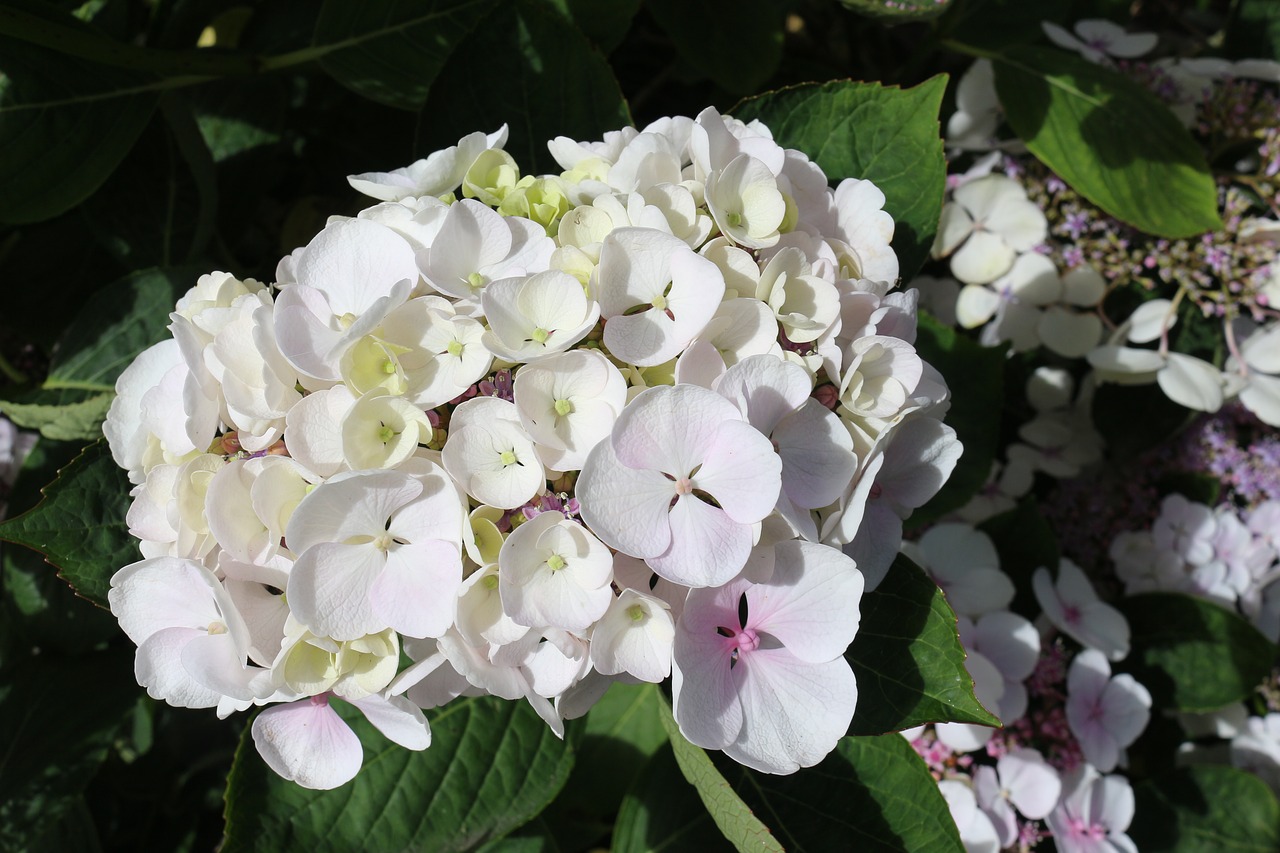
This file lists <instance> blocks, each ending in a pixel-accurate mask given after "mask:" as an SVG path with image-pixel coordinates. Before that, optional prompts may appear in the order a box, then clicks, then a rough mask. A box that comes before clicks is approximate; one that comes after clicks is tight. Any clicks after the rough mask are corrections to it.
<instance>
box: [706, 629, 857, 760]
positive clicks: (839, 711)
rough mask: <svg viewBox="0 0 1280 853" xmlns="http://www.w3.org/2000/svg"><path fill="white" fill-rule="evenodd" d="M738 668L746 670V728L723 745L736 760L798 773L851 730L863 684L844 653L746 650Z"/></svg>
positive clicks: (740, 682)
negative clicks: (824, 657)
mask: <svg viewBox="0 0 1280 853" xmlns="http://www.w3.org/2000/svg"><path fill="white" fill-rule="evenodd" d="M735 669H741V675H737V680H738V685H739V686H738V690H739V691H740V692H739V695H740V697H741V702H742V714H743V722H742V730H741V731H740V732H739V733H738V737H737V738H736V739H735V740H734V741H733V743H731V744H728V745H727V746H725V747H724V752H725V754H726V755H728V756H729V757H730V758H733V759H734V760H735V761H737V762H739V763H741V764H745V765H746V766H748V767H751V768H753V769H755V770H760V771H762V772H765V773H794V772H795V771H796V770H798V769H800V768H801V767H812V766H813V765H815V764H817V763H818V762H820V761H821V760H822V759H824V758H826V757H827V754H828V753H830V752H831V750H833V749H835V747H836V743H837V742H838V741H839V740H840V738H842V737H844V735H845V732H847V731H848V730H849V724H850V723H851V722H852V721H853V712H854V709H855V708H856V707H857V704H858V684H857V681H856V679H855V678H854V675H853V670H852V669H851V668H850V667H849V664H848V662H847V661H845V659H844V658H842V657H841V658H836V659H835V660H833V661H829V662H828V663H819V664H814V663H806V662H804V661H801V660H800V659H798V658H796V657H795V656H794V655H792V654H791V653H790V652H788V651H787V650H785V649H756V650H755V651H752V652H745V653H743V655H742V657H741V658H740V659H739V660H738V664H737V667H735ZM735 675H736V673H735Z"/></svg>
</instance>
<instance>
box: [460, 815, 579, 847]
mask: <svg viewBox="0 0 1280 853" xmlns="http://www.w3.org/2000/svg"><path fill="white" fill-rule="evenodd" d="M479 853H560V845H559V844H557V843H556V840H555V837H554V836H553V835H552V832H551V828H550V827H549V826H547V824H546V823H545V822H544V821H543V820H542V818H541V817H535V818H534V819H533V820H531V821H529V822H528V823H526V824H525V825H524V826H522V827H520V828H519V829H517V830H516V831H515V832H513V833H511V834H510V835H508V836H505V837H503V838H499V839H497V840H495V841H490V842H489V843H488V844H486V845H484V846H483V847H481V848H480V849H479Z"/></svg>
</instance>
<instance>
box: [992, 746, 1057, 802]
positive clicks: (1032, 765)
mask: <svg viewBox="0 0 1280 853" xmlns="http://www.w3.org/2000/svg"><path fill="white" fill-rule="evenodd" d="M996 769H997V770H998V772H999V773H1000V787H1002V788H1004V789H1005V790H1007V791H1008V792H1009V799H1010V800H1012V801H1013V804H1014V805H1015V806H1017V808H1018V811H1020V812H1022V815H1023V817H1028V818H1030V819H1032V820H1043V819H1044V818H1045V817H1046V816H1048V814H1049V812H1051V811H1053V807H1054V806H1056V805H1057V804H1058V797H1059V796H1060V795H1061V793H1062V779H1061V778H1060V777H1059V776H1058V771H1057V770H1054V769H1053V768H1052V767H1051V766H1049V764H1048V762H1046V761H1045V760H1044V757H1043V756H1041V755H1040V753H1038V752H1036V751H1035V750H1034V749H1015V750H1013V751H1011V752H1008V753H1005V754H1004V755H1002V756H1001V757H1000V759H999V761H997V762H996Z"/></svg>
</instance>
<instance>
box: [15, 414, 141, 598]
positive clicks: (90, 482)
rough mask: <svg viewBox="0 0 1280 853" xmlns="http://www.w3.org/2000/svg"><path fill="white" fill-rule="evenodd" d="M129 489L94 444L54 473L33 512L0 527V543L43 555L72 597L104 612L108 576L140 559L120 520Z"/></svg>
mask: <svg viewBox="0 0 1280 853" xmlns="http://www.w3.org/2000/svg"><path fill="white" fill-rule="evenodd" d="M129 489H130V485H129V479H128V477H127V476H126V475H125V472H124V471H122V470H121V469H120V468H119V467H118V466H117V465H116V463H115V461H114V460H113V459H112V458H111V452H110V450H108V449H107V442H106V441H105V440H99V441H98V442H96V443H94V444H91V445H89V446H88V447H86V448H85V451H84V453H82V454H81V455H80V456H78V457H77V458H76V459H75V460H74V461H73V462H72V463H71V464H70V465H68V466H67V467H66V468H63V469H62V471H61V472H59V474H58V479H57V480H55V481H53V483H51V484H50V485H49V486H48V488H46V489H45V490H44V495H45V496H44V500H43V501H41V502H40V504H39V505H38V506H36V507H35V508H34V509H31V510H28V511H27V512H24V513H23V514H22V515H19V516H18V517H16V518H11V519H9V520H8V521H5V522H4V523H2V524H0V539H4V540H5V541H8V542H15V543H17V544H19V545H26V546H27V547H28V548H32V549H34V550H36V551H39V552H40V553H41V554H44V556H45V559H46V560H48V561H49V562H50V563H52V564H53V565H55V566H57V567H58V573H59V574H60V575H61V576H62V577H63V578H64V579H65V580H67V581H68V582H69V583H70V584H71V585H72V587H74V588H75V590H76V592H78V593H79V594H80V595H82V596H84V597H85V598H87V599H89V600H90V601H92V602H93V603H95V604H98V605H101V606H102V607H106V606H107V590H108V589H110V586H111V576H112V575H113V574H115V573H116V571H117V570H118V569H120V568H122V567H124V566H126V565H128V564H129V563H133V562H136V561H137V560H139V559H141V556H140V554H139V553H138V543H137V541H136V540H135V539H134V538H133V537H132V536H130V535H129V529H128V527H127V526H126V525H125V520H124V518H125V513H126V512H128V510H129V503H130V500H129Z"/></svg>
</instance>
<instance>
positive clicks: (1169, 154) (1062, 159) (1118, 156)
mask: <svg viewBox="0 0 1280 853" xmlns="http://www.w3.org/2000/svg"><path fill="white" fill-rule="evenodd" d="M993 59H994V61H995V72H996V91H997V92H998V94H999V96H1000V103H1001V104H1002V105H1003V106H1004V110H1005V116H1006V118H1007V119H1008V122H1009V125H1010V127H1012V128H1013V130H1014V132H1015V133H1017V134H1018V136H1019V137H1020V138H1021V139H1022V140H1023V141H1024V142H1025V143H1026V144H1027V148H1028V149H1030V151H1031V153H1032V154H1034V155H1035V156H1036V157H1037V158H1039V159H1040V160H1041V161H1042V162H1043V163H1044V164H1045V165H1046V166H1048V167H1049V168H1050V169H1053V170H1054V171H1055V172H1057V173H1058V174H1059V175H1060V176H1061V177H1062V178H1063V180H1065V181H1066V182H1067V183H1068V184H1070V185H1071V186H1072V187H1073V188H1074V189H1075V190H1076V191H1077V192H1078V193H1080V194H1081V195H1082V196H1084V197H1085V198H1087V199H1088V200H1089V201H1091V202H1093V203H1094V204H1096V205H1097V206H1098V207H1100V208H1102V209H1103V210H1104V211H1106V212H1107V213H1109V214H1111V215H1112V216H1114V217H1115V218H1116V219H1119V220H1121V221H1122V222H1127V223H1129V224H1130V225H1132V226H1134V227H1135V228H1138V229H1140V230H1142V231H1146V232H1148V233H1151V234H1155V235H1158V236H1161V237H1169V238H1178V237H1192V236H1195V235H1197V234H1200V233H1201V232H1204V231H1214V230H1218V229H1221V228H1222V227H1223V224H1222V219H1221V217H1219V215H1218V194H1217V188H1216V187H1215V185H1214V182H1213V176H1212V175H1211V174H1210V172H1209V166H1208V164H1207V163H1206V162H1205V159H1204V154H1203V153H1201V151H1200V148H1199V146H1197V144H1196V142H1195V140H1194V139H1192V138H1191V134H1190V133H1189V132H1188V131H1187V129H1186V128H1184V127H1183V126H1182V124H1181V123H1180V122H1179V121H1178V120H1177V118H1175V117H1174V115H1173V113H1172V112H1170V111H1169V109H1168V108H1167V107H1165V106H1164V105H1163V104H1161V103H1160V102H1159V101H1157V100H1156V98H1155V97H1154V96H1153V95H1151V94H1149V93H1148V92H1147V91H1146V90H1145V89H1143V88H1142V87H1141V86H1140V85H1138V84H1137V83H1135V82H1133V81H1131V80H1129V79H1128V78H1126V77H1123V76H1122V75H1120V74H1119V73H1118V72H1115V71H1112V70H1110V69H1108V68H1103V67H1102V66H1100V65H1095V64H1094V63H1092V62H1089V61H1088V60H1086V59H1083V58H1082V57H1079V56H1076V55H1074V54H1070V53H1067V52H1065V51H1060V50H1052V49H1047V48H1034V47H1013V48H1010V49H1008V50H1007V51H1006V52H1004V53H1003V54H999V55H996V56H994V57H993Z"/></svg>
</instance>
